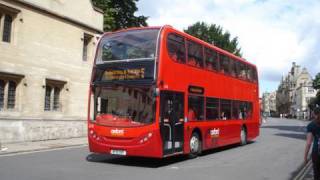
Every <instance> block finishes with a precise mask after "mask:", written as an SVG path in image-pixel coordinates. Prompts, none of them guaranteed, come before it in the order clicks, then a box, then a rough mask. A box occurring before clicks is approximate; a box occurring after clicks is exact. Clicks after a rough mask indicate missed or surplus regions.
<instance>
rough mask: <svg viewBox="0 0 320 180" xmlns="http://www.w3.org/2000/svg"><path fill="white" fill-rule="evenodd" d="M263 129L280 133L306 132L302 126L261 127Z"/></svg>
mask: <svg viewBox="0 0 320 180" xmlns="http://www.w3.org/2000/svg"><path fill="white" fill-rule="evenodd" d="M261 128H263V129H278V130H281V131H293V132H306V128H305V127H304V126H261Z"/></svg>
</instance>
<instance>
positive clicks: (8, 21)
mask: <svg viewBox="0 0 320 180" xmlns="http://www.w3.org/2000/svg"><path fill="white" fill-rule="evenodd" d="M12 20H13V19H12V16H10V15H8V14H6V15H4V22H3V32H2V41H3V42H11V31H12Z"/></svg>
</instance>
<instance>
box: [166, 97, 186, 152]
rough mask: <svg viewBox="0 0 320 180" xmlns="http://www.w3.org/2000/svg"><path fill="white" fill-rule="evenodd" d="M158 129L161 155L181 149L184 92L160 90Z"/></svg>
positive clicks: (180, 150)
mask: <svg viewBox="0 0 320 180" xmlns="http://www.w3.org/2000/svg"><path fill="white" fill-rule="evenodd" d="M160 104H161V105H160V131H161V136H162V142H163V155H169V154H173V153H178V152H182V151H183V125H184V94H183V93H180V92H172V91H162V92H161V93H160Z"/></svg>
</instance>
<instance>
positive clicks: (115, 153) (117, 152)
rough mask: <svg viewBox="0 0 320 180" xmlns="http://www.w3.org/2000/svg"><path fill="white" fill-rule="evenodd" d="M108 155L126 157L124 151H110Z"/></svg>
mask: <svg viewBox="0 0 320 180" xmlns="http://www.w3.org/2000/svg"><path fill="white" fill-rule="evenodd" d="M110 153H111V154H114V155H121V156H125V155H127V152H126V151H124V150H116V149H112V150H111V152H110Z"/></svg>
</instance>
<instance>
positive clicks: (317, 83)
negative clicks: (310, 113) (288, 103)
mask: <svg viewBox="0 0 320 180" xmlns="http://www.w3.org/2000/svg"><path fill="white" fill-rule="evenodd" d="M313 88H314V89H316V90H317V91H318V92H317V96H316V98H315V100H314V102H315V104H317V105H318V106H320V73H318V74H317V75H316V77H315V78H314V80H313Z"/></svg>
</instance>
